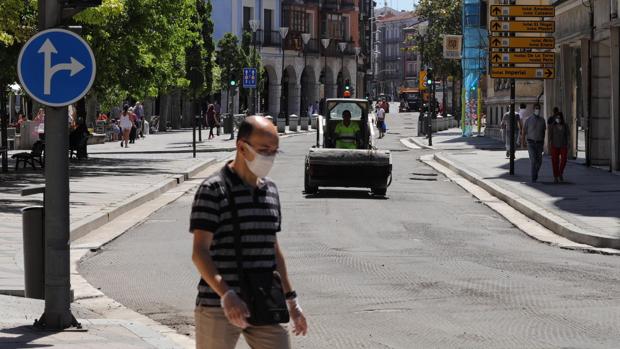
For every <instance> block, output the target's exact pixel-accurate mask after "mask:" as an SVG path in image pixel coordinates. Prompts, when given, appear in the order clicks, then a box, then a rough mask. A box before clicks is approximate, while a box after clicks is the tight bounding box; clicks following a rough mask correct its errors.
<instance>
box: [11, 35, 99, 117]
mask: <svg viewBox="0 0 620 349" xmlns="http://www.w3.org/2000/svg"><path fill="white" fill-rule="evenodd" d="M95 73H96V63H95V57H94V55H93V52H92V50H91V49H90V47H89V46H88V43H87V42H86V41H85V40H84V39H83V38H81V37H80V36H79V35H77V34H75V33H73V32H70V31H68V30H65V29H48V30H44V31H41V32H39V33H37V34H35V35H34V36H33V37H31V38H30V39H29V40H28V41H27V42H26V44H24V46H23V47H22V49H21V51H20V53H19V57H18V59H17V75H18V77H19V81H20V82H21V86H22V88H23V89H24V90H25V91H26V93H28V95H30V97H32V99H34V100H35V101H37V102H39V103H41V104H44V105H47V106H50V107H64V106H67V105H69V104H72V103H75V102H76V101H78V100H80V99H81V98H82V97H84V95H85V94H86V93H87V92H88V91H89V90H90V88H91V86H92V84H93V82H94V80H95Z"/></svg>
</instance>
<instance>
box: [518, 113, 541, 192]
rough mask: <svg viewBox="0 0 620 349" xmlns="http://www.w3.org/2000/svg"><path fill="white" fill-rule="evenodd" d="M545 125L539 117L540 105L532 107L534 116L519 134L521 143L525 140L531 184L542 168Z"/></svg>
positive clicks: (536, 178)
mask: <svg viewBox="0 0 620 349" xmlns="http://www.w3.org/2000/svg"><path fill="white" fill-rule="evenodd" d="M546 130H547V124H546V123H545V120H544V119H543V117H542V116H540V104H538V103H537V104H535V105H534V114H533V115H532V116H530V117H529V118H528V119H527V121H526V122H525V125H524V127H523V130H522V132H521V134H522V136H521V141H522V142H524V140H527V152H528V154H529V156H530V163H531V177H532V182H536V181H537V180H538V171H540V167H541V166H542V160H543V151H544V145H545V132H546Z"/></svg>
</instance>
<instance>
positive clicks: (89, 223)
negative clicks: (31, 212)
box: [70, 159, 217, 241]
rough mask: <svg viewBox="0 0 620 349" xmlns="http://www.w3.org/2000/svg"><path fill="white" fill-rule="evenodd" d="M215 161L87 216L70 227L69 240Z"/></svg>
mask: <svg viewBox="0 0 620 349" xmlns="http://www.w3.org/2000/svg"><path fill="white" fill-rule="evenodd" d="M216 161H217V160H216V159H210V160H207V161H203V162H202V163H201V164H197V165H195V166H192V167H191V168H189V169H188V170H186V171H183V172H180V173H178V174H176V175H174V176H172V178H169V179H165V180H163V181H162V182H160V183H158V184H156V185H154V186H153V188H152V189H151V190H149V191H148V192H146V193H142V194H136V195H134V196H132V197H130V198H127V199H126V200H124V201H123V202H121V203H120V204H119V205H118V206H116V207H113V208H110V209H106V210H105V211H104V212H103V213H100V214H98V215H94V216H89V217H87V218H85V219H82V220H79V221H77V222H75V223H73V224H71V225H72V228H71V233H70V240H71V241H74V240H77V239H79V238H81V237H83V236H85V235H86V234H88V233H89V232H91V231H92V230H94V229H96V228H98V227H100V226H102V225H104V224H106V223H108V222H110V221H112V220H114V219H115V218H116V217H118V216H120V215H121V214H123V213H124V212H126V211H129V210H131V209H133V208H136V207H138V206H140V205H142V204H143V203H145V202H148V201H150V200H153V199H154V198H156V197H158V196H160V195H161V194H163V193H165V192H167V191H168V190H170V189H172V188H174V187H176V186H177V185H179V184H181V183H183V182H184V181H185V180H187V179H189V178H190V177H193V176H194V175H195V174H196V173H198V172H200V171H202V170H204V169H205V168H207V167H209V166H210V165H212V164H213V163H215V162H216Z"/></svg>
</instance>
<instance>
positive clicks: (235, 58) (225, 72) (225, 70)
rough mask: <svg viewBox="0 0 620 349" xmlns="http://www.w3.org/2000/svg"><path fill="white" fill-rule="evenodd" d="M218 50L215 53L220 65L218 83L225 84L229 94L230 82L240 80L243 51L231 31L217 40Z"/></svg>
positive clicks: (236, 82)
mask: <svg viewBox="0 0 620 349" xmlns="http://www.w3.org/2000/svg"><path fill="white" fill-rule="evenodd" d="M217 47H218V48H219V50H218V51H217V53H216V57H217V64H218V65H219V67H220V85H221V86H222V87H224V86H227V89H228V91H229V95H230V83H231V81H235V84H238V83H239V81H240V80H241V75H242V73H243V65H244V60H245V58H244V53H243V50H241V49H240V47H239V39H238V38H237V36H235V35H234V34H232V33H226V34H225V35H224V37H223V38H222V39H221V40H220V41H218V43H217Z"/></svg>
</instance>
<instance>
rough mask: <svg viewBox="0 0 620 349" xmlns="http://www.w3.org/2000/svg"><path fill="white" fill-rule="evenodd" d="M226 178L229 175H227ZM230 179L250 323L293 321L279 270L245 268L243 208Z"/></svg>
mask: <svg viewBox="0 0 620 349" xmlns="http://www.w3.org/2000/svg"><path fill="white" fill-rule="evenodd" d="M224 178H225V177H224ZM224 182H226V192H227V194H226V195H227V197H228V202H229V205H230V212H231V218H232V220H233V229H234V233H235V257H236V261H237V274H238V276H239V285H240V287H241V294H240V297H241V299H243V301H244V302H245V303H246V305H247V306H248V310H249V311H250V317H249V318H247V321H248V323H249V324H251V325H254V326H265V325H275V324H279V323H288V322H289V319H290V317H289V313H288V308H287V307H286V298H285V296H284V289H283V288H282V281H281V279H280V274H278V272H277V271H268V272H263V271H261V272H252V271H244V270H243V250H242V247H241V225H240V223H239V211H238V210H237V205H236V203H235V199H234V197H233V195H232V191H231V187H230V185H229V184H228V181H227V180H226V179H224Z"/></svg>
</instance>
